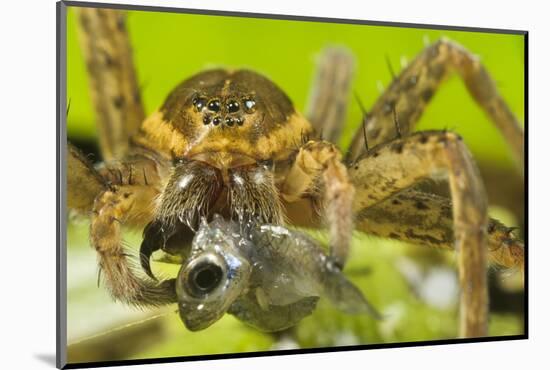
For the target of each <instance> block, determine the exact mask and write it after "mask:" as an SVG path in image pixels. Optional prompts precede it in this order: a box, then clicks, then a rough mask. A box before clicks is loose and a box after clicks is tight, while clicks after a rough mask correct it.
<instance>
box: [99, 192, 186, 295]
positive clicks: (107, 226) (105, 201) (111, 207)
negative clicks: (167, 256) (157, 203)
mask: <svg viewBox="0 0 550 370" xmlns="http://www.w3.org/2000/svg"><path fill="white" fill-rule="evenodd" d="M157 194H158V193H157V191H156V190H155V189H153V188H152V187H150V186H143V185H122V186H114V187H112V189H111V190H106V191H104V192H103V193H102V194H100V195H99V196H98V197H97V199H96V201H95V203H94V208H93V213H92V218H91V224H90V240H91V244H92V246H93V247H94V248H95V250H96V251H97V254H98V257H99V265H100V268H101V271H102V276H103V277H104V281H105V285H106V287H107V288H108V290H109V292H110V293H111V295H112V297H113V298H114V299H115V300H120V301H122V302H125V303H128V304H132V305H135V306H159V305H164V304H169V303H174V302H176V301H177V298H176V290H175V283H174V279H169V280H162V281H156V280H153V279H150V278H148V277H146V276H143V275H140V274H138V273H137V271H138V269H137V267H136V266H138V265H137V263H136V262H135V261H134V259H133V258H132V257H131V255H130V254H129V251H128V250H126V249H125V248H124V246H123V243H122V225H124V224H126V223H135V222H136V220H135V219H133V220H130V219H129V218H128V217H129V215H130V214H132V215H140V217H142V218H143V220H142V221H141V222H144V220H146V219H151V218H152V217H153V216H152V212H153V210H152V209H151V204H153V200H154V198H155V197H156V196H157ZM130 211H131V213H130ZM136 261H137V259H136Z"/></svg>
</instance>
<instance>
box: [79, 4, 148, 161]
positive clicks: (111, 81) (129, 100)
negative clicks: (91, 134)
mask: <svg viewBox="0 0 550 370" xmlns="http://www.w3.org/2000/svg"><path fill="white" fill-rule="evenodd" d="M75 11H78V30H79V36H80V44H81V45H82V50H83V53H84V58H85V60H86V65H87V69H88V77H89V81H90V91H91V96H92V101H93V103H94V108H95V112H96V117H97V119H96V120H97V127H98V133H99V144H100V149H101V152H102V155H103V159H104V160H111V159H115V158H122V157H123V156H124V154H126V151H127V149H128V139H129V137H130V135H131V134H132V133H134V132H135V131H136V130H137V129H138V128H139V125H140V124H141V122H142V121H143V119H144V118H145V114H144V110H143V107H142V104H141V98H140V93H139V89H138V82H137V78H136V72H135V69H134V65H133V61H132V50H131V47H130V41H129V37H128V33H127V31H126V25H125V14H124V13H123V12H120V11H117V10H112V9H99V8H78V9H75Z"/></svg>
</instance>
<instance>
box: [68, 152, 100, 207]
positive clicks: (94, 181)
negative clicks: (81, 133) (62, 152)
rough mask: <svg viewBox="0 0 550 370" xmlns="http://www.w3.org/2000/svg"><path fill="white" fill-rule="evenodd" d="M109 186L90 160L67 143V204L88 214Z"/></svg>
mask: <svg viewBox="0 0 550 370" xmlns="http://www.w3.org/2000/svg"><path fill="white" fill-rule="evenodd" d="M106 188H107V184H106V183H105V180H104V179H103V178H102V177H101V175H100V174H99V173H98V172H97V171H96V170H95V169H94V167H93V166H92V164H91V163H90V161H88V159H87V158H86V157H85V156H84V154H82V152H80V150H78V149H77V148H76V147H75V146H74V145H72V144H71V143H67V206H68V207H69V209H72V210H76V211H78V212H80V213H82V214H88V213H89V212H90V211H91V210H92V207H93V204H94V200H95V198H96V197H97V195H99V194H100V193H101V192H102V191H104V190H105V189H106Z"/></svg>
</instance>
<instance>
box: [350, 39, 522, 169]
mask: <svg viewBox="0 0 550 370" xmlns="http://www.w3.org/2000/svg"><path fill="white" fill-rule="evenodd" d="M453 71H456V72H458V74H459V75H460V76H461V78H462V79H463V80H464V83H465V84H466V87H467V89H468V91H469V92H470V94H471V96H472V98H473V99H474V100H475V101H476V102H477V103H478V104H479V106H480V107H481V108H482V109H483V110H484V111H485V113H486V114H487V115H488V116H489V117H490V118H491V120H492V121H493V122H494V124H495V125H496V126H497V128H498V129H499V130H500V131H501V132H502V135H503V136H504V138H505V139H506V140H507V142H508V144H509V145H510V146H511V147H512V150H513V152H514V154H515V156H516V158H517V160H518V161H519V163H523V142H524V141H523V130H522V128H521V126H520V124H519V122H518V121H517V119H516V118H515V117H514V115H513V113H512V112H511V111H510V108H508V106H507V105H506V102H505V101H504V99H503V98H502V97H501V96H500V94H499V93H498V91H497V88H496V85H495V82H494V81H493V79H492V78H491V76H490V75H489V73H488V72H487V70H486V69H485V67H483V65H482V64H481V63H480V62H479V60H478V59H477V58H476V57H475V56H474V55H472V54H471V53H470V52H468V51H467V50H466V49H464V48H463V47H462V46H460V45H458V44H456V43H453V42H450V41H447V40H440V41H438V42H436V43H435V44H433V45H431V46H429V47H428V48H426V49H425V50H424V51H423V52H422V53H421V54H420V55H419V56H418V57H416V59H415V60H413V61H412V62H411V63H410V64H409V65H408V66H407V68H405V69H404V70H403V71H402V72H401V74H400V75H399V76H397V78H395V79H394V80H393V82H392V84H391V86H390V87H389V88H388V89H387V90H386V91H385V92H384V94H382V95H381V96H380V97H379V98H378V100H377V101H376V102H375V104H374V106H373V107H372V109H371V111H370V112H369V113H368V114H367V116H366V117H364V118H365V119H366V136H367V140H368V144H369V146H371V147H372V146H374V145H377V144H380V143H384V142H387V141H389V140H391V139H393V138H394V137H396V132H395V130H396V129H395V122H394V121H395V120H394V117H393V111H394V110H395V111H396V113H397V120H398V122H399V126H400V128H401V131H402V132H403V134H406V133H408V132H411V131H413V129H414V126H415V124H416V122H417V121H418V119H419V118H420V116H421V114H422V112H423V110H424V108H425V106H426V105H427V104H428V103H429V101H430V100H431V98H432V96H433V95H434V93H435V92H436V90H437V88H438V87H439V85H440V84H441V82H443V81H444V80H445V79H446V78H447V77H448V76H449V75H450V74H451V72H453ZM365 148H366V147H365V139H364V133H363V128H362V127H361V128H359V129H358V130H357V132H356V133H355V136H354V138H353V140H352V143H351V145H350V147H349V150H348V154H347V157H346V159H347V161H348V162H349V163H351V162H353V161H355V160H356V159H357V158H358V157H359V156H360V155H361V154H363V153H364V152H365V151H366V149H365Z"/></svg>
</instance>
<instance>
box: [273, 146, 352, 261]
mask: <svg viewBox="0 0 550 370" xmlns="http://www.w3.org/2000/svg"><path fill="white" fill-rule="evenodd" d="M340 160H341V154H340V152H339V151H338V149H337V148H336V146H334V145H333V144H331V143H329V142H326V141H309V142H308V143H306V144H304V145H303V146H302V147H301V148H300V150H299V151H298V153H297V155H296V158H295V160H294V162H293V163H292V165H291V167H290V169H289V170H288V172H287V174H286V177H285V180H284V182H283V184H282V185H281V187H280V189H281V196H282V198H283V199H284V200H285V201H287V202H296V201H298V200H299V199H301V198H304V197H311V198H313V199H314V200H315V201H316V202H317V203H318V204H316V206H318V207H317V208H318V209H321V210H322V211H323V214H324V216H325V221H326V224H327V226H328V228H329V233H330V240H329V243H330V248H331V250H330V254H331V257H332V258H333V260H334V262H335V263H336V264H337V265H338V266H339V267H343V266H344V264H345V262H346V259H347V256H348V252H349V243H350V240H351V235H352V231H353V214H352V202H353V194H354V189H353V185H352V184H351V182H350V180H349V178H348V172H347V169H346V167H345V166H344V165H343V164H342V162H341V161H340ZM304 212H305V210H304Z"/></svg>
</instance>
